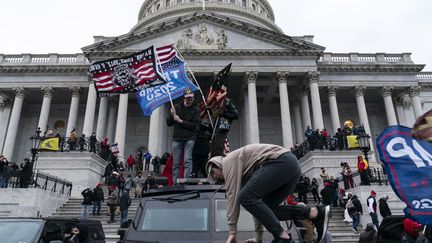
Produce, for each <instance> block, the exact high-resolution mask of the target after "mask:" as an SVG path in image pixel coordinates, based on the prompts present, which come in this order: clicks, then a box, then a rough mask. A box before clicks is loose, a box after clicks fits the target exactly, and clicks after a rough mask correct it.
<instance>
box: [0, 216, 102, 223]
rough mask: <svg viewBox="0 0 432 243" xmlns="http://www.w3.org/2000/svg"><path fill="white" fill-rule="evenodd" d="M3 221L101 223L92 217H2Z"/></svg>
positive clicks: (0, 218)
mask: <svg viewBox="0 0 432 243" xmlns="http://www.w3.org/2000/svg"><path fill="white" fill-rule="evenodd" d="M0 220H1V221H6V220H7V221H17V222H23V221H34V222H37V221H76V222H87V223H100V221H99V220H92V219H80V218H65V217H0Z"/></svg>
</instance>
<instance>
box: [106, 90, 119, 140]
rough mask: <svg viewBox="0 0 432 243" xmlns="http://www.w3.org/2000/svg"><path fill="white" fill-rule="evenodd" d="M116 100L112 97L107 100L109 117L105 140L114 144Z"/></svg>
mask: <svg viewBox="0 0 432 243" xmlns="http://www.w3.org/2000/svg"><path fill="white" fill-rule="evenodd" d="M117 107H118V104H117V100H116V98H114V97H112V98H110V99H109V115H108V128H107V138H108V141H109V142H110V143H113V142H114V136H115V128H116V118H117Z"/></svg>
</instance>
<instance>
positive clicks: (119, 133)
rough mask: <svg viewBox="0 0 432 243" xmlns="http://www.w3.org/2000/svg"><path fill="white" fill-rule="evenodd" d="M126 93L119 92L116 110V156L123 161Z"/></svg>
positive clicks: (126, 107) (126, 105) (126, 106)
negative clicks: (117, 151)
mask: <svg viewBox="0 0 432 243" xmlns="http://www.w3.org/2000/svg"><path fill="white" fill-rule="evenodd" d="M128 98H129V97H128V94H121V95H120V100H119V105H118V112H117V126H116V135H115V141H114V142H115V143H118V149H119V153H118V158H119V161H125V143H126V124H127V109H128Z"/></svg>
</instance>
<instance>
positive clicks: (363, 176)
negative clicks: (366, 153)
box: [357, 156, 370, 186]
mask: <svg viewBox="0 0 432 243" xmlns="http://www.w3.org/2000/svg"><path fill="white" fill-rule="evenodd" d="M368 169H369V165H368V162H367V161H366V160H365V159H363V157H362V156H358V157H357V171H358V172H359V173H360V180H361V184H362V185H363V186H369V185H370V182H369V177H368V174H367V170H368Z"/></svg>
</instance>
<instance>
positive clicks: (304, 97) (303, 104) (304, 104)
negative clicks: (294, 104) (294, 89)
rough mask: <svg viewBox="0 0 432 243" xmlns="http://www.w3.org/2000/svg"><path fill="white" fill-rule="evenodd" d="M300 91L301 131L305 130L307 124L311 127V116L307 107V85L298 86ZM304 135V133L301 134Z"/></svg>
mask: <svg viewBox="0 0 432 243" xmlns="http://www.w3.org/2000/svg"><path fill="white" fill-rule="evenodd" d="M300 93H301V95H302V96H301V113H302V121H303V127H302V131H306V127H307V126H311V127H312V122H311V117H310V108H309V96H308V95H309V87H308V86H306V85H304V86H302V87H300ZM303 137H304V134H303Z"/></svg>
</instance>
